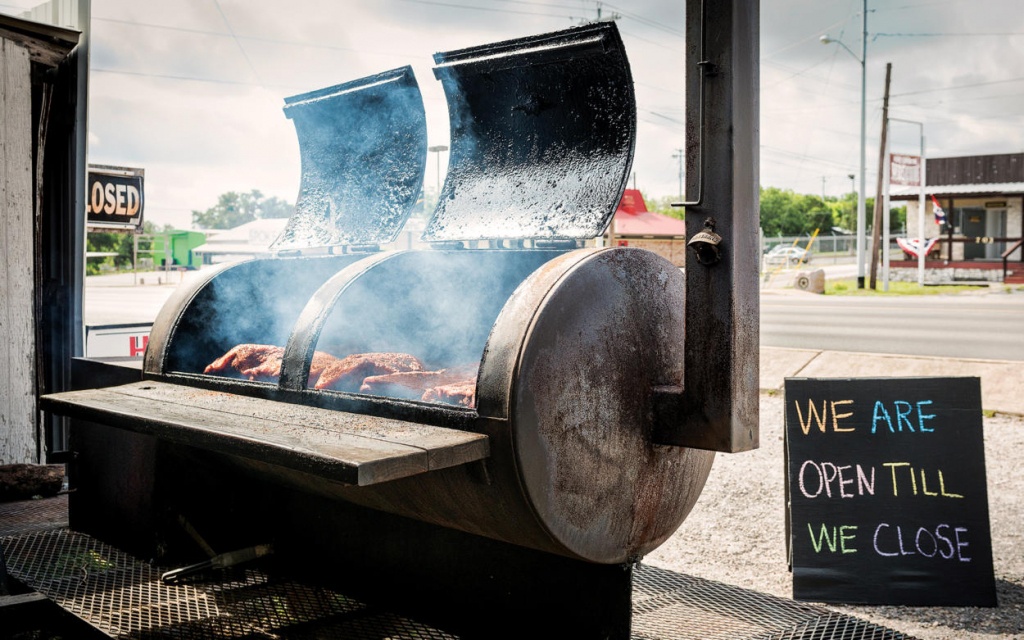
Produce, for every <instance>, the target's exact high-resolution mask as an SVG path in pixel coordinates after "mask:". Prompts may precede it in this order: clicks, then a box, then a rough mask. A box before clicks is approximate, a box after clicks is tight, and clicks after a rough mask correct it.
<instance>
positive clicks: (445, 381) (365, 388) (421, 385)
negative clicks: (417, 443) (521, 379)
mask: <svg viewBox="0 0 1024 640" xmlns="http://www.w3.org/2000/svg"><path fill="white" fill-rule="evenodd" d="M476 374H477V370H476V367H475V366H473V367H468V366H465V367H453V368H451V369H441V370H439V371H408V372H402V373H392V374H387V375H378V376H370V377H368V378H366V380H364V381H363V385H362V386H361V387H360V388H359V391H360V392H361V393H368V394H370V395H375V396H386V397H389V398H402V399H406V400H421V399H423V396H424V394H426V393H427V392H428V391H430V390H432V389H434V388H436V387H442V386H447V385H453V384H458V383H466V382H467V380H468V381H470V382H472V383H473V384H474V385H475V380H476Z"/></svg>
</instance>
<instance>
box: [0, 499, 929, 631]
mask: <svg viewBox="0 0 1024 640" xmlns="http://www.w3.org/2000/svg"><path fill="white" fill-rule="evenodd" d="M62 508H63V509H64V511H63V515H62V512H61V509H62ZM0 546H2V548H3V550H4V553H5V555H6V558H7V566H8V570H9V571H10V574H11V576H13V577H14V578H16V579H18V580H20V581H21V582H23V583H25V584H27V585H29V586H30V587H32V588H33V589H35V590H36V591H39V592H40V593H42V594H44V595H45V596H47V597H48V598H50V599H51V600H53V601H54V602H56V603H57V604H58V605H59V606H61V607H62V608H64V609H65V610H67V611H69V612H71V613H73V614H74V615H76V616H78V617H79V618H81V619H82V620H84V621H85V622H87V623H88V624H90V625H91V626H93V627H95V628H96V629H98V630H99V631H101V632H103V633H105V634H107V635H108V636H110V637H112V638H117V639H124V640H136V639H139V640H141V639H143V638H145V639H153V640H163V639H167V640H170V639H174V640H189V639H193V638H194V639H202V640H206V639H218V640H219V639H236V638H238V639H241V638H245V639H270V638H274V639H280V640H285V639H287V640H305V639H306V638H325V637H329V638H340V639H353V640H365V639H369V638H374V639H377V638H391V639H393V640H449V639H454V640H457V636H454V635H451V634H448V633H445V632H443V631H440V630H438V629H435V628H432V627H430V626H428V625H424V624H421V623H419V622H416V621H414V620H410V619H408V618H405V617H402V616H399V615H396V614H393V613H390V612H388V611H385V610H383V609H381V608H379V607H374V606H371V605H368V604H366V603H363V602H360V601H358V600H355V599H352V598H349V597H347V596H345V595H342V594H340V593H336V592H334V591H330V590H327V589H323V588H319V587H311V586H308V585H303V584H300V583H297V582H293V581H289V580H284V579H279V578H276V577H273V576H270V575H267V574H266V573H264V572H261V571H258V570H253V569H240V568H238V569H232V570H226V571H224V572H223V573H222V574H220V579H219V580H218V581H204V582H196V583H191V584H189V583H185V584H173V585H167V584H164V583H163V582H162V581H161V580H160V575H161V574H162V573H163V569H161V568H158V567H153V566H152V565H149V564H147V563H144V562H140V561H139V560H137V559H135V558H133V557H131V556H129V555H128V554H125V553H123V552H121V551H119V550H117V549H115V548H113V547H111V546H109V545H107V544H104V543H102V542H100V541H98V540H96V539H94V538H92V537H90V536H87V535H84V534H81V533H76V532H74V531H70V530H69V529H67V520H66V500H64V499H56V500H43V501H34V502H31V503H20V504H19V503H9V504H7V505H3V504H0ZM632 638H633V639H634V640H690V639H693V640H718V639H721V640H742V639H749V640H818V639H821V640H824V639H826V638H827V639H830V640H862V639H871V640H913V638H911V637H910V636H907V635H904V634H902V633H899V632H897V631H893V630H891V629H886V628H883V627H879V626H877V625H875V624H872V623H869V622H866V621H864V620H860V619H858V618H854V617H851V616H847V615H844V614H839V613H836V612H834V611H830V610H828V609H825V608H823V607H818V606H813V605H807V604H803V603H798V602H794V601H792V600H786V599H783V598H777V597H775V596H771V595H767V594H763V593H759V592H756V591H750V590H747V589H741V588H739V587H734V586H731V585H726V584H723V583H720V582H715V581H712V580H705V579H702V578H696V577H693V576H688V575H684V574H680V573H675V572H672V571H669V570H665V569H661V568H658V567H651V566H640V567H639V568H637V570H636V571H635V573H634V588H633V619H632Z"/></svg>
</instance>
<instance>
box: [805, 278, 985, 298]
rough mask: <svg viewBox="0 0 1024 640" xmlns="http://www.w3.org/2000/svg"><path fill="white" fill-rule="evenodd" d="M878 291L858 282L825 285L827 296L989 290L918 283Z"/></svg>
mask: <svg viewBox="0 0 1024 640" xmlns="http://www.w3.org/2000/svg"><path fill="white" fill-rule="evenodd" d="M877 287H878V288H877V289H871V288H870V287H868V286H867V285H866V284H865V286H864V288H863V289H858V288H857V281H856V280H853V279H851V280H835V281H829V282H826V283H825V295H833V296H935V295H944V294H945V295H949V294H957V293H970V292H974V291H983V290H986V289H988V285H973V284H937V285H927V286H921V285H919V284H917V283H916V282H889V290H888V291H883V287H884V285H883V284H882V283H881V282H879V283H877Z"/></svg>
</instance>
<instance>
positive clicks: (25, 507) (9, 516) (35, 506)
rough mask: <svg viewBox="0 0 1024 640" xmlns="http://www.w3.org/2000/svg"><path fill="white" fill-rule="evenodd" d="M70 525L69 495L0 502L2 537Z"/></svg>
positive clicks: (0, 536)
mask: <svg viewBox="0 0 1024 640" xmlns="http://www.w3.org/2000/svg"><path fill="white" fill-rule="evenodd" d="M66 526H68V495H67V494H66V493H63V494H60V495H58V496H56V497H53V498H46V499H45V500H17V501H14V502H0V538H2V537H4V536H15V535H19V534H22V533H28V532H30V531H38V530H40V529H58V528H60V527H66Z"/></svg>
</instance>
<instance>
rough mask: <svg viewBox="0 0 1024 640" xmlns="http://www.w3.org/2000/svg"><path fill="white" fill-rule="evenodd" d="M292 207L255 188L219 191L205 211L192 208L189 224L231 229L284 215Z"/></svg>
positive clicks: (204, 227) (289, 214)
mask: <svg viewBox="0 0 1024 640" xmlns="http://www.w3.org/2000/svg"><path fill="white" fill-rule="evenodd" d="M294 211H295V207H294V206H293V205H291V204H289V203H288V202H286V201H284V200H281V199H280V198H264V197H263V194H262V193H260V191H259V190H258V189H253V190H251V191H250V192H249V193H238V192H237V191H229V192H227V193H222V194H221V195H220V197H219V198H218V199H217V204H215V205H214V206H212V207H210V208H209V209H207V210H206V211H196V210H193V211H192V225H193V226H195V227H198V228H199V229H231V228H232V227H237V226H238V225H241V224H245V223H246V222H252V221H253V220H257V219H264V218H287V217H290V216H291V215H292V213H294Z"/></svg>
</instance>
